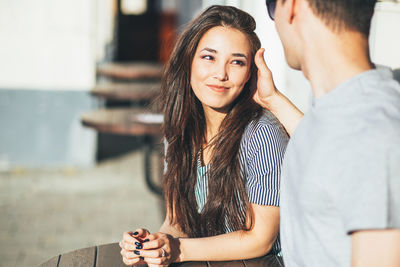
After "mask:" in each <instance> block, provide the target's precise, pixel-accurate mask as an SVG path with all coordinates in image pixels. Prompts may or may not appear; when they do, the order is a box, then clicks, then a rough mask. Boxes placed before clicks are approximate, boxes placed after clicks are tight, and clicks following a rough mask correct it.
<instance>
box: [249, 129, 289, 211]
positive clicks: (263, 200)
mask: <svg viewBox="0 0 400 267" xmlns="http://www.w3.org/2000/svg"><path fill="white" fill-rule="evenodd" d="M287 142H288V136H287V134H286V133H285V132H284V131H283V130H282V128H281V127H279V125H276V124H264V125H261V124H259V125H257V126H256V129H255V131H254V132H253V134H252V135H251V137H250V140H249V142H248V147H247V149H248V151H247V152H248V153H246V154H247V156H248V158H247V177H246V190H247V195H248V198H249V201H250V202H251V203H254V204H258V205H268V206H279V193H280V175H281V164H282V159H283V155H284V153H285V149H286V145H287Z"/></svg>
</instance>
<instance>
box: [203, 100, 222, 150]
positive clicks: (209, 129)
mask: <svg viewBox="0 0 400 267" xmlns="http://www.w3.org/2000/svg"><path fill="white" fill-rule="evenodd" d="M203 109H204V116H205V119H206V142H207V143H206V145H207V144H209V143H210V141H211V140H212V139H213V138H214V137H215V136H216V135H217V134H218V132H219V127H220V126H221V123H222V121H223V120H224V118H225V116H226V112H225V111H219V110H216V109H213V108H210V107H203Z"/></svg>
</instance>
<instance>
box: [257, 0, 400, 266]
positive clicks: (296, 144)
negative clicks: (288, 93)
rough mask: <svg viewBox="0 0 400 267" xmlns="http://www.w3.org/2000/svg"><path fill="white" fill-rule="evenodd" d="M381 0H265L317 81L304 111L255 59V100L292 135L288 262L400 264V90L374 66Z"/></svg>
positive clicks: (290, 47) (284, 232) (300, 64)
mask: <svg viewBox="0 0 400 267" xmlns="http://www.w3.org/2000/svg"><path fill="white" fill-rule="evenodd" d="M374 5H375V0H278V1H273V0H267V6H268V8H269V14H270V16H271V18H272V19H275V25H276V29H277V32H278V34H279V36H280V39H281V41H282V44H283V47H284V51H285V57H286V60H287V63H288V64H289V66H290V67H292V68H294V69H297V70H301V71H302V72H303V74H304V75H305V77H306V78H307V79H308V80H309V81H310V83H311V87H312V92H313V101H312V106H311V107H310V110H309V111H308V112H307V113H306V114H305V115H304V117H303V114H302V113H301V112H300V111H299V110H298V109H297V108H296V107H294V106H293V105H292V104H291V103H290V101H289V100H288V99H287V98H285V97H284V96H283V95H282V94H281V93H280V92H279V91H278V90H277V89H276V88H275V86H274V85H273V82H272V77H271V73H270V71H269V70H268V68H267V66H266V65H265V62H264V59H263V50H261V51H259V52H258V53H257V55H256V59H255V60H256V64H257V67H258V68H259V80H258V91H257V93H256V94H255V96H254V99H255V100H256V101H257V102H258V103H260V104H261V105H262V106H264V107H265V108H268V109H270V110H271V111H272V112H273V113H274V114H275V115H276V116H277V117H278V119H279V120H280V121H281V122H282V123H283V125H284V126H285V128H286V130H287V132H288V133H289V134H290V135H291V140H290V142H289V145H288V147H287V150H286V154H285V159H284V162H283V167H282V184H281V242H282V253H283V258H284V261H285V265H286V266H289V267H293V266H295V267H296V266H306V267H312V266H316V267H329V266H363V267H366V266H400V230H399V229H400V86H399V84H398V83H397V82H395V81H394V80H393V78H392V73H391V71H390V70H388V69H379V68H378V69H376V68H375V66H374V65H373V64H372V63H371V60H370V57H369V47H368V35H369V29H370V22H371V17H372V14H373V10H374Z"/></svg>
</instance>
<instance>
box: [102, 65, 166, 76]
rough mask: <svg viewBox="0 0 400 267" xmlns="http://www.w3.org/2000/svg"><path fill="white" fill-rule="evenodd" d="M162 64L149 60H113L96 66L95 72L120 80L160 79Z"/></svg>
mask: <svg viewBox="0 0 400 267" xmlns="http://www.w3.org/2000/svg"><path fill="white" fill-rule="evenodd" d="M162 72H163V64H161V63H149V62H130V63H124V62H113V63H106V64H102V65H100V66H98V67H97V74H98V75H101V76H104V77H109V78H113V79H120V80H137V79H160V78H161V76H162Z"/></svg>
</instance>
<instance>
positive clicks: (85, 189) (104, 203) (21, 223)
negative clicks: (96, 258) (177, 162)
mask: <svg viewBox="0 0 400 267" xmlns="http://www.w3.org/2000/svg"><path fill="white" fill-rule="evenodd" d="M155 168H157V167H155ZM143 173H144V172H143V154H142V153H141V151H140V150H138V151H135V152H132V153H129V154H127V155H124V156H122V157H120V158H116V159H112V160H109V161H106V162H102V163H100V164H98V165H97V166H95V167H94V168H90V169H77V168H74V167H65V168H62V169H58V170H26V169H23V168H18V169H14V170H11V171H8V172H1V173H0V267H24V266H38V265H40V264H41V263H43V262H45V261H47V260H48V259H50V258H52V257H54V256H56V255H58V254H62V253H66V252H69V251H73V250H76V249H79V248H84V247H90V246H95V245H100V244H107V243H113V242H118V241H119V240H120V239H121V236H122V233H123V232H124V231H127V230H134V229H136V228H137V227H144V228H147V229H149V230H150V231H152V232H154V231H157V230H158V228H159V227H160V225H161V223H162V221H163V219H164V218H163V217H164V211H163V210H164V204H163V201H162V200H161V198H160V197H159V196H157V195H155V194H154V193H152V192H150V191H149V190H148V189H147V187H146V185H145V181H144V174H143Z"/></svg>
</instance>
